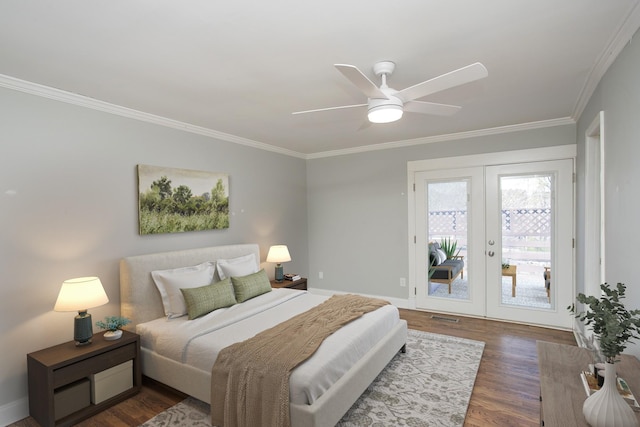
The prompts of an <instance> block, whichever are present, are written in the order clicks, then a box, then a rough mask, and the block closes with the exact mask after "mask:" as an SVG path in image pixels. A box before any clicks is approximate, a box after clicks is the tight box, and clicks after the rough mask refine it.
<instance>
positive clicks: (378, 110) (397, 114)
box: [368, 104, 402, 123]
mask: <svg viewBox="0 0 640 427" xmlns="http://www.w3.org/2000/svg"><path fill="white" fill-rule="evenodd" d="M368 117H369V121H370V122H371V123H391V122H395V121H396V120H400V118H401V117H402V107H401V106H400V105H394V104H386V105H379V106H377V107H372V108H370V109H369V114H368Z"/></svg>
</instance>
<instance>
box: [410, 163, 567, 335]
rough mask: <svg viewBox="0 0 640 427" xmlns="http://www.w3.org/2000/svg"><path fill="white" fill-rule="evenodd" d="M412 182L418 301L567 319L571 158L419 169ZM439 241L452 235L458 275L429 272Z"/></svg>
mask: <svg viewBox="0 0 640 427" xmlns="http://www.w3.org/2000/svg"><path fill="white" fill-rule="evenodd" d="M414 183H415V234H416V236H415V252H414V255H415V268H414V270H415V285H416V289H415V293H416V307H418V308H423V309H427V310H431V311H442V312H451V313H460V314H466V315H473V316H486V317H489V318H495V319H501V320H509V321H516V322H523V323H530V324H539V325H546V326H553V327H561V328H570V327H571V325H572V318H571V316H570V314H569V313H568V312H567V310H566V307H567V306H568V305H570V304H571V302H572V298H573V161H572V160H571V159H565V160H552V161H537V162H528V163H517V164H503V165H492V166H476V167H467V168H452V169H437V170H426V171H417V172H416V173H415V175H414ZM434 242H436V243H438V244H440V245H442V244H443V243H445V246H446V243H452V242H453V243H455V245H456V251H458V252H457V258H458V259H461V260H462V261H463V262H464V267H463V268H462V270H461V271H460V273H459V274H457V275H456V276H455V277H445V278H444V279H442V273H441V274H439V275H438V274H437V273H436V274H434V275H433V277H431V278H430V275H429V270H430V269H429V262H430V258H429V243H434ZM445 264H447V263H444V264H441V265H440V266H435V267H432V270H433V269H436V270H437V269H438V268H441V269H442V268H449V267H446V265H445ZM421 266H422V268H420V267H421ZM436 277H440V278H438V279H436Z"/></svg>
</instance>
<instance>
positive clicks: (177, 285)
mask: <svg viewBox="0 0 640 427" xmlns="http://www.w3.org/2000/svg"><path fill="white" fill-rule="evenodd" d="M214 273H215V263H213V262H203V263H202V264H198V265H194V266H191V267H181V268H173V269H171V270H156V271H152V272H151V277H152V278H153V281H154V283H155V284H156V287H157V288H158V291H159V292H160V296H161V297H162V305H163V307H164V314H165V315H166V316H167V317H169V318H174V317H180V316H184V315H185V314H187V306H186V304H185V302H184V297H183V296H182V292H180V289H186V288H197V287H199V286H205V285H209V284H211V281H212V280H213V275H214Z"/></svg>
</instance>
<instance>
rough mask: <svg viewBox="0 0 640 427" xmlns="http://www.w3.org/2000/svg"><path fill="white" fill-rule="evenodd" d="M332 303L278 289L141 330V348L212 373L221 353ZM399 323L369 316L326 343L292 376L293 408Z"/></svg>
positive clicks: (386, 314) (389, 314) (387, 312)
mask: <svg viewBox="0 0 640 427" xmlns="http://www.w3.org/2000/svg"><path fill="white" fill-rule="evenodd" d="M327 298H328V297H323V296H319V295H313V294H310V293H308V292H305V291H297V290H291V289H274V290H273V291H272V292H268V293H266V294H264V295H260V296H258V297H256V298H252V299H250V300H248V301H245V302H244V303H242V304H236V305H234V306H232V307H229V308H224V309H219V310H216V311H214V312H212V313H209V314H208V315H206V316H203V317H201V318H198V319H195V320H188V319H187V318H186V316H185V317H180V318H177V319H165V318H162V319H156V320H153V321H151V322H146V323H142V324H139V325H138V326H137V328H136V332H137V333H138V334H140V336H141V340H142V342H141V344H142V347H145V348H147V349H149V350H151V351H154V352H156V353H158V354H161V355H163V356H165V357H168V358H170V359H172V360H175V361H178V362H181V363H185V364H189V365H192V366H194V367H196V368H198V369H201V370H203V371H205V372H206V373H207V374H210V373H211V369H212V367H213V363H214V362H215V360H216V358H217V356H218V352H219V351H220V350H221V349H223V348H224V347H227V346H228V345H231V344H233V343H235V342H238V341H244V340H246V339H248V338H251V337H252V336H254V335H256V334H257V333H258V332H260V331H263V330H265V329H268V328H270V327H272V326H275V325H276V324H278V323H280V322H282V321H284V320H286V319H288V318H290V317H293V316H295V315H297V314H300V313H302V312H304V311H306V310H308V309H309V308H311V307H313V306H315V305H318V304H320V303H321V302H323V301H325V300H326V299H327ZM398 320H399V314H398V310H397V308H395V307H394V306H392V305H387V306H384V307H382V308H380V309H378V310H375V311H373V312H370V313H367V314H365V315H364V316H362V317H361V318H359V319H357V320H355V321H353V322H351V323H350V324H348V325H346V326H345V327H343V328H342V329H340V330H339V331H338V332H336V333H334V334H333V335H331V336H330V337H328V338H327V339H326V340H325V341H324V342H323V344H322V345H321V346H320V348H319V349H318V351H317V352H316V353H315V354H314V355H313V356H312V357H311V358H309V359H308V360H307V361H306V362H304V363H303V364H301V365H300V366H298V367H297V368H296V369H295V370H294V371H293V372H292V374H291V378H290V395H291V402H292V403H300V404H311V403H313V402H314V401H315V400H316V399H317V398H318V397H320V396H321V395H322V393H324V392H325V391H326V390H327V389H329V387H330V386H331V385H332V384H333V383H334V382H335V381H336V380H338V379H339V378H340V377H341V376H342V375H343V374H344V373H345V372H346V371H347V370H348V369H349V368H350V367H351V366H352V365H353V364H354V363H355V362H356V361H358V359H360V357H362V355H363V354H365V353H366V352H367V351H368V350H369V349H370V348H371V347H372V346H373V345H375V343H377V342H378V341H379V340H380V339H381V338H382V337H383V336H384V335H386V334H387V333H388V331H389V330H390V329H391V328H392V327H393V325H395V324H396V323H397V322H398Z"/></svg>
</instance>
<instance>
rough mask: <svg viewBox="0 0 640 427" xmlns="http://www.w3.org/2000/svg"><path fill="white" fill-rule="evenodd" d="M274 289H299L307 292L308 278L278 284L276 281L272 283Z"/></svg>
mask: <svg viewBox="0 0 640 427" xmlns="http://www.w3.org/2000/svg"><path fill="white" fill-rule="evenodd" d="M271 287H272V288H289V289H299V290H301V291H306V290H307V278H306V277H303V278H301V279H298V280H283V281H282V282H276V281H275V280H272V281H271Z"/></svg>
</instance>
